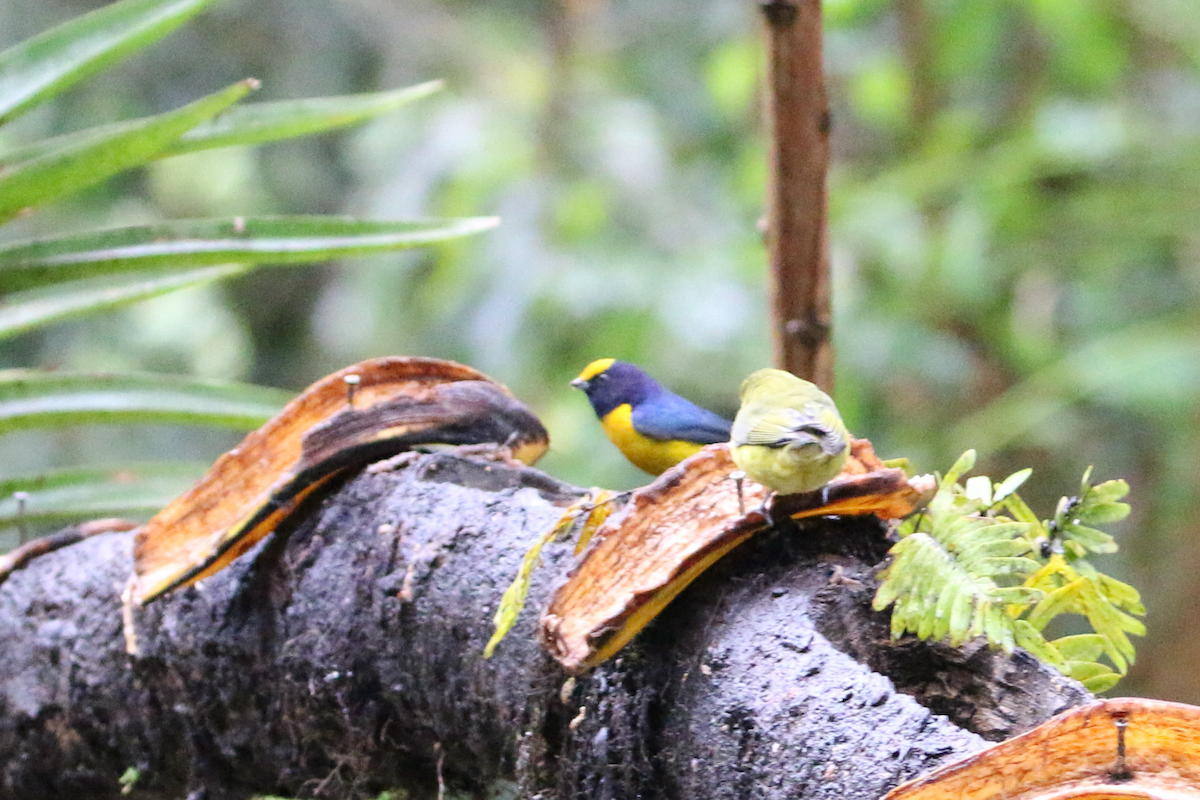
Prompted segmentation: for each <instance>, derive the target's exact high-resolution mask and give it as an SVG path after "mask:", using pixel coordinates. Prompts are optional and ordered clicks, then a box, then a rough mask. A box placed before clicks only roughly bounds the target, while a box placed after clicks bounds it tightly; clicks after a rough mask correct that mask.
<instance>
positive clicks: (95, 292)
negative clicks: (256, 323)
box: [0, 264, 249, 339]
mask: <svg viewBox="0 0 1200 800" xmlns="http://www.w3.org/2000/svg"><path fill="white" fill-rule="evenodd" d="M247 269H249V268H248V267H244V266H240V265H237V264H227V265H224V266H216V267H202V268H200V269H193V270H186V271H184V272H177V273H167V274H166V275H149V276H147V275H144V274H142V273H134V274H132V275H128V274H126V275H113V276H97V277H95V278H83V279H80V280H77V281H69V282H67V283H62V284H58V285H56V286H53V287H43V288H38V289H30V290H28V291H24V292H16V293H14V294H9V295H6V296H5V297H4V298H3V301H2V303H0V339H7V338H9V337H12V336H16V335H17V334H20V333H24V332H25V331H28V330H31V329H33V328H37V327H40V326H42V325H46V324H48V323H51V322H58V321H60V320H63V319H68V318H70V317H75V316H79V315H81V314H88V313H91V312H94V311H101V310H105V309H110V308H116V307H118V306H123V305H127V304H129V303H133V302H136V301H138V300H145V299H147V298H150V297H157V296H158V295H161V294H166V293H167V292H173V291H175V290H176V289H185V288H188V287H191V286H200V285H203V284H206V283H211V282H212V281H216V280H221V279H223V278H228V277H230V276H233V275H238V274H241V273H243V272H245V271H246V270H247Z"/></svg>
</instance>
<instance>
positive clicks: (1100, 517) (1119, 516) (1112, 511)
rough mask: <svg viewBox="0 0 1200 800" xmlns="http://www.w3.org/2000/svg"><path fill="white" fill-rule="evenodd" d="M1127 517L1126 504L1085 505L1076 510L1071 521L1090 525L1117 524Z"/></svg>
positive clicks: (1127, 505)
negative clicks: (1075, 520) (1074, 520)
mask: <svg viewBox="0 0 1200 800" xmlns="http://www.w3.org/2000/svg"><path fill="white" fill-rule="evenodd" d="M1128 516H1129V504H1128V503H1087V504H1085V505H1084V506H1083V507H1082V508H1080V509H1078V510H1077V511H1076V512H1075V514H1074V517H1073V519H1077V520H1079V521H1080V522H1086V523H1088V524H1091V525H1103V524H1104V523H1106V522H1119V521H1120V520H1123V519H1125V518H1126V517H1128Z"/></svg>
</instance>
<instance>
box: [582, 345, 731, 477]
mask: <svg viewBox="0 0 1200 800" xmlns="http://www.w3.org/2000/svg"><path fill="white" fill-rule="evenodd" d="M571 385H572V386H575V387H577V388H579V389H583V391H584V393H586V394H587V396H588V400H590V401H591V403H592V409H593V410H594V411H595V412H596V416H597V417H599V418H600V424H601V425H602V426H603V427H604V432H605V433H606V434H608V438H609V439H611V440H612V443H613V444H615V445H616V446H617V447H618V448H619V449H620V451H621V452H622V453H623V454H624V455H625V457H626V458H628V459H629V460H630V461H632V462H633V463H634V465H635V466H637V467H638V468H639V469H643V470H645V471H646V472H649V473H650V474H651V475H658V474H660V473H662V472H665V471H666V470H668V469H670V468H671V467H673V466H675V465H676V464H678V463H679V462H680V461H683V460H684V459H685V458H687V457H688V456H691V455H694V454H695V453H696V452H698V451H699V450H700V448H701V447H703V446H704V445H706V444H714V443H715V442H727V441H729V421H728V420H726V419H723V418H721V417H719V416H717V415H716V414H714V413H712V412H711V411H707V410H705V409H703V408H700V407H699V406H697V405H695V404H693V403H690V402H688V401H687V400H684V399H683V398H682V397H680V396H679V395H677V394H675V393H674V392H671V391H668V390H667V389H664V388H663V387H662V386H661V385H659V383H658V382H657V381H656V380H654V379H653V378H651V377H650V376H649V375H647V374H646V373H644V372H642V371H641V370H640V369H638V368H637V367H635V366H634V365H633V364H627V363H625V362H624V361H616V360H614V359H611V358H602V359H600V360H599V361H593V362H592V363H591V364H588V365H587V367H585V368H584V370H583V372H581V373H579V377H578V378H576V379H575V380H573V381H571Z"/></svg>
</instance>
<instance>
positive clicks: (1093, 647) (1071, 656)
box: [1050, 633, 1104, 661]
mask: <svg viewBox="0 0 1200 800" xmlns="http://www.w3.org/2000/svg"><path fill="white" fill-rule="evenodd" d="M1050 644H1051V645H1053V646H1054V649H1055V650H1057V651H1058V652H1059V654H1060V655H1062V657H1063V658H1064V659H1065V660H1067V661H1095V660H1096V659H1098V658H1100V656H1101V655H1103V653H1104V637H1103V636H1101V635H1100V634H1098V633H1081V634H1078V635H1076V636H1063V637H1061V638H1059V639H1055V640H1054V641H1052V642H1050Z"/></svg>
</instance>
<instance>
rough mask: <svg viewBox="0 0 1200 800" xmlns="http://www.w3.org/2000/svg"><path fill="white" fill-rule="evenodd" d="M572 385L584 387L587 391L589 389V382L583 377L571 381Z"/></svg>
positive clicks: (578, 387)
mask: <svg viewBox="0 0 1200 800" xmlns="http://www.w3.org/2000/svg"><path fill="white" fill-rule="evenodd" d="M571 385H572V386H574V387H575V388H576V389H583V390H584V391H585V392H586V391H587V388H588V382H587V381H585V380H584V379H583V378H576V379H575V380H573V381H571Z"/></svg>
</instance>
